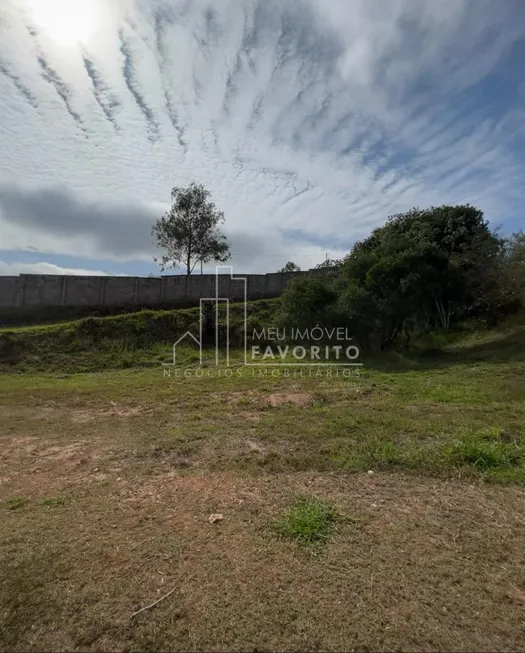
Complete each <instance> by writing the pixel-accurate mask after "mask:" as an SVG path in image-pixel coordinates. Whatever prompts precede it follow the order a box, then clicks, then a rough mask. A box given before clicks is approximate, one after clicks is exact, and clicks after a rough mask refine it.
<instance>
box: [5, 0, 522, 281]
mask: <svg viewBox="0 0 525 653" xmlns="http://www.w3.org/2000/svg"><path fill="white" fill-rule="evenodd" d="M79 1H80V0H79ZM86 1H87V0H86ZM91 1H93V2H95V1H97V2H98V1H99V0H91ZM100 1H101V0H100ZM6 2H7V3H8V4H9V5H10V6H11V12H10V16H11V20H10V25H11V27H10V30H11V31H13V30H17V29H19V27H17V25H18V23H17V20H18V22H19V23H20V24H22V25H23V23H24V18H23V17H22V16H21V15H20V16H19V18H16V16H17V15H18V14H17V11H16V6H17V5H18V3H20V2H22V0H6ZM100 6H101V7H102V8H103V10H104V11H105V10H106V9H104V8H105V7H106V6H107V5H106V4H105V3H103V2H101V4H100ZM123 6H124V5H123ZM13 17H14V18H13ZM108 24H109V27H107V29H106V30H105V31H104V35H103V38H100V39H93V40H92V42H89V43H85V44H83V46H82V47H81V48H76V49H72V50H70V51H69V52H68V53H67V56H66V54H65V53H63V52H61V51H60V48H59V47H58V46H57V47H55V48H54V49H53V51H52V52H51V50H52V46H51V45H49V44H46V50H45V56H44V54H43V50H42V49H40V50H39V49H38V48H37V49H36V50H35V49H34V48H33V49H32V47H31V44H30V43H29V42H28V41H27V40H23V39H22V40H20V39H19V38H18V39H15V38H14V37H12V38H11V40H10V41H9V38H10V37H9V33H6V38H5V39H4V42H5V43H9V47H7V46H5V47H4V46H3V45H2V43H1V42H0V60H1V61H2V65H3V68H2V70H4V68H5V70H7V71H8V77H5V75H6V73H5V72H4V77H5V80H6V81H5V84H4V85H3V86H2V89H3V90H4V93H2V95H1V96H0V110H1V111H3V109H4V108H5V109H6V110H5V116H6V117H5V119H3V120H2V124H1V125H0V132H1V137H2V143H3V149H4V151H5V152H6V153H7V158H5V157H4V161H3V162H2V163H0V180H1V169H2V168H1V166H3V172H4V188H5V187H7V188H8V189H9V188H10V187H11V186H12V180H13V178H17V179H18V180H20V179H23V180H24V182H26V183H24V184H22V186H23V188H22V187H20V188H18V187H17V188H18V190H17V193H18V196H17V198H18V199H17V201H16V202H15V204H16V205H17V206H20V202H22V199H23V197H24V196H26V195H27V202H29V203H30V205H31V210H30V211H29V209H28V208H27V206H26V207H25V208H24V210H23V211H20V210H18V212H16V211H14V209H13V205H12V204H11V208H10V209H9V210H7V209H6V206H5V201H4V205H3V223H0V227H2V224H4V228H3V229H4V234H8V237H9V239H10V243H11V244H9V246H12V242H13V240H16V242H18V243H22V242H23V243H26V244H27V243H28V242H29V241H30V240H31V231H30V230H31V229H32V230H37V229H40V236H39V237H40V238H41V237H42V234H43V233H44V232H45V233H46V234H47V236H46V238H47V240H46V242H50V240H53V242H55V243H56V244H57V245H56V247H57V248H62V249H63V248H68V247H72V246H73V245H72V244H71V243H73V242H75V243H76V242H77V240H76V239H78V238H80V239H83V242H85V243H89V246H86V247H85V251H86V255H87V254H89V255H93V254H95V253H96V254H97V255H98V256H100V253H101V252H103V253H104V256H106V257H107V258H108V259H111V258H112V257H113V258H119V257H127V258H132V257H136V258H138V259H141V260H142V259H144V260H145V259H146V258H147V257H149V256H151V249H150V247H151V246H150V244H149V236H148V233H147V232H148V230H149V225H150V222H151V220H152V219H153V217H154V214H155V210H156V209H155V210H153V211H151V207H159V206H161V205H162V204H163V203H165V202H166V201H168V200H169V193H170V189H171V187H172V186H174V185H181V184H185V183H189V182H191V181H193V180H195V181H198V182H202V183H204V184H205V185H206V186H207V187H208V188H209V189H210V190H211V191H212V194H213V197H214V200H215V201H216V203H217V204H218V205H219V206H220V208H221V209H223V210H224V211H225V213H226V217H227V225H226V227H227V230H228V233H229V234H231V237H232V239H237V240H236V247H235V249H239V248H240V249H243V248H244V249H246V255H245V256H243V252H242V251H238V254H239V258H238V261H239V264H241V263H242V260H243V259H244V260H247V262H246V265H254V260H257V263H255V265H257V266H260V267H264V266H265V268H266V269H268V270H270V269H274V268H275V267H278V266H280V265H282V264H283V263H284V262H286V260H288V259H293V258H294V257H299V256H301V255H305V256H304V259H303V265H306V264H307V261H308V260H309V257H312V258H315V257H317V256H319V255H321V254H322V253H323V252H324V251H326V249H331V248H332V247H335V248H336V251H344V249H345V248H348V247H349V246H350V245H351V244H352V242H353V241H354V240H355V239H356V238H360V237H362V236H364V235H365V234H366V233H368V231H369V230H370V229H371V228H373V227H374V226H376V225H377V224H379V223H381V222H382V221H384V220H385V219H386V217H387V216H388V215H389V214H391V213H394V212H397V211H401V210H406V209H408V208H410V207H412V206H414V205H420V206H426V205H430V204H440V203H445V202H446V203H449V202H471V203H474V204H478V205H479V206H480V207H481V208H482V209H484V210H485V212H486V214H487V216H488V217H489V218H490V219H491V220H493V221H494V222H495V223H503V224H504V226H505V225H507V228H513V227H515V226H516V221H517V220H518V218H519V217H520V215H521V211H522V208H521V207H522V206H523V202H524V201H525V127H524V125H525V95H524V94H523V91H522V90H521V91H520V84H521V85H523V81H522V73H521V65H520V61H521V59H522V58H523V56H525V40H524V38H525V22H524V20H523V11H522V5H521V0H508V1H507V2H505V3H503V4H502V3H500V4H498V5H496V4H495V3H493V2H492V1H491V0H442V2H433V1H430V0H429V1H424V0H392V1H391V2H388V3H387V2H384V1H383V0H245V1H244V2H242V3H240V2H235V1H234V0H219V1H218V2H211V1H210V0H191V1H188V0H172V1H170V2H167V1H165V0H140V2H139V1H138V0H137V1H136V2H131V0H130V2H127V3H126V5H125V7H124V9H122V11H121V13H120V14H119V19H118V20H115V21H114V22H113V23H111V22H110V21H109V22H108ZM13 33H15V32H13ZM19 33H20V32H16V34H17V35H18V34H19ZM2 35H4V33H2ZM48 55H49V56H48ZM40 59H42V61H40ZM51 62H52V64H51ZM35 70H37V71H40V72H41V73H42V74H43V75H44V77H45V79H46V80H47V82H49V83H50V84H51V85H52V87H53V89H54V90H55V92H56V93H58V94H59V96H60V98H61V100H62V102H63V104H64V106H65V107H66V108H67V110H68V111H69V113H70V114H71V115H72V116H73V118H74V119H75V120H76V122H77V123H79V121H82V124H83V125H84V127H85V129H86V138H84V139H78V137H77V138H75V130H74V124H70V123H69V122H68V124H66V123H65V121H57V120H56V117H55V116H54V114H53V111H52V109H51V105H50V103H49V102H46V101H45V100H46V98H48V96H47V95H46V89H45V88H44V87H43V86H42V83H41V82H39V81H38V80H37V78H36V77H35ZM77 73H78V74H77ZM37 76H38V75H37ZM1 83H2V80H1V77H0V84H1ZM18 85H19V86H18ZM44 86H45V84H44ZM22 88H25V89H26V91H27V93H29V94H30V95H31V97H32V98H33V99H34V100H33V101H34V102H36V103H38V105H39V107H40V110H41V111H43V115H42V116H41V117H40V118H39V117H38V116H36V115H35V116H33V115H32V114H36V112H34V111H31V112H29V111H26V112H24V113H23V114H22V113H21V112H18V113H17V111H15V110H14V108H13V107H16V106H18V105H17V102H18V103H19V105H20V107H21V106H22V102H24V103H25V102H26V101H27V99H28V98H27V97H24V96H23V92H22V91H21V89H22ZM6 93H7V95H6ZM95 101H96V102H95ZM42 107H44V109H42ZM101 111H102V112H103V113H101ZM21 116H23V117H21ZM103 117H104V120H102V118H103ZM106 120H109V121H110V122H111V123H112V125H115V126H117V125H118V128H119V129H118V131H117V130H116V129H111V130H109V131H108V130H107V129H105V130H104V129H103V124H104V123H105V122H106ZM43 133H45V134H46V140H43V139H42V134H43ZM57 183H59V184H62V185H63V187H67V192H66V191H61V193H66V196H62V195H60V193H59V194H58V196H56V197H55V202H54V203H53V202H51V205H52V206H53V212H55V214H56V215H58V216H60V218H51V217H50V214H51V212H50V210H49V208H46V205H45V203H44V204H43V203H42V202H41V198H42V193H43V194H44V196H45V197H48V199H49V196H48V195H45V193H49V192H50V191H49V189H50V188H51V187H53V188H56V184H57ZM31 189H33V191H34V193H36V195H35V194H31ZM13 192H14V191H13ZM11 201H14V200H11ZM144 207H146V208H144ZM15 214H16V216H17V217H16V219H15V218H14V217H13V216H14V215H15ZM29 215H30V216H31V217H30V218H29V217H28V216H29ZM155 215H156V214H155ZM5 225H7V229H6V227H5ZM24 229H25V230H26V231H25V232H24V233H22V230H24ZM34 233H36V232H34ZM51 234H52V235H51ZM64 234H67V237H65V236H64ZM117 234H121V236H120V237H119V236H117ZM248 235H250V238H248ZM6 237H7V236H4V238H6ZM35 240H36V239H35ZM40 242H43V241H42V240H40ZM68 243H69V244H68ZM144 243H147V244H146V245H145V244H144ZM255 245H257V247H255ZM329 245H330V246H329ZM6 246H7V245H6ZM272 247H275V252H273V251H272ZM61 251H62V250H61ZM64 253H67V252H65V251H64ZM250 256H251V258H250ZM257 257H258V258H257ZM274 259H275V263H274ZM313 262H314V263H315V262H318V261H317V260H314V261H313ZM261 271H264V270H261Z"/></svg>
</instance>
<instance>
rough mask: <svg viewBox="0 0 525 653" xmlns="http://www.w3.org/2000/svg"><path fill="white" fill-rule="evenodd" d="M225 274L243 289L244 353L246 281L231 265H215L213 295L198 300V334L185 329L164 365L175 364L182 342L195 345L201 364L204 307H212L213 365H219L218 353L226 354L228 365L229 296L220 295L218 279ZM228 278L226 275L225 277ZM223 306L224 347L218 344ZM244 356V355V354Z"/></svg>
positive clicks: (204, 325)
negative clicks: (236, 274)
mask: <svg viewBox="0 0 525 653" xmlns="http://www.w3.org/2000/svg"><path fill="white" fill-rule="evenodd" d="M226 275H229V281H231V282H238V283H239V284H241V283H242V284H243V290H242V292H241V295H240V297H242V299H241V302H242V305H243V307H244V323H243V329H244V345H245V347H244V348H245V353H246V351H247V333H248V332H247V321H248V315H247V300H248V281H247V279H246V277H235V276H234V274H233V267H231V266H217V267H216V268H215V284H214V285H215V297H202V298H201V299H200V300H199V316H200V317H199V334H198V335H195V334H194V333H192V332H191V331H186V333H185V334H184V335H182V336H181V337H180V338H179V339H178V340H177V341H176V342H175V343H173V350H172V361H171V362H169V363H163V365H164V366H165V367H174V366H176V365H177V349H179V350H180V346H181V345H183V344H187V343H190V344H192V345H197V347H198V349H199V365H201V366H202V350H203V344H204V339H205V334H206V331H207V324H206V318H205V316H206V308H207V307H210V306H211V307H213V310H214V316H215V319H214V322H215V325H214V330H215V365H219V360H220V355H221V354H223V355H224V354H225V355H226V360H225V363H226V367H229V366H230V301H231V300H230V298H229V297H220V295H219V289H220V281H221V277H222V278H224V277H225V276H226ZM226 278H228V277H226ZM221 305H222V306H223V307H224V308H225V310H226V343H225V346H224V348H223V347H221V346H220V338H219V308H220V306H221ZM245 358H246V356H245Z"/></svg>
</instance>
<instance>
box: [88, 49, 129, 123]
mask: <svg viewBox="0 0 525 653" xmlns="http://www.w3.org/2000/svg"><path fill="white" fill-rule="evenodd" d="M82 61H83V63H84V68H85V69H86V73H87V74H88V76H89V78H90V80H91V82H92V84H93V95H94V96H95V99H96V101H97V103H98V105H99V107H100V108H101V109H102V112H103V113H104V115H105V116H106V118H107V119H108V120H109V122H110V123H111V124H112V125H113V126H114V127H115V129H117V130H118V129H119V126H118V122H117V119H116V113H117V109H118V108H119V107H120V106H121V103H120V101H119V99H118V97H117V96H116V95H115V94H114V93H112V92H111V88H110V87H109V85H108V84H107V83H106V82H105V81H104V78H103V77H102V75H101V74H100V72H99V71H98V70H97V67H96V65H95V63H94V62H93V61H92V60H91V59H90V58H89V56H88V55H87V54H86V53H83V54H82Z"/></svg>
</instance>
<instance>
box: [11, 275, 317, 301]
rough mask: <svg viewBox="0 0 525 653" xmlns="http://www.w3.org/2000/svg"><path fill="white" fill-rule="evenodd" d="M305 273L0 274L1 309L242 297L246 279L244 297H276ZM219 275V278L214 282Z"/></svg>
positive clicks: (239, 298) (238, 298)
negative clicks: (292, 280) (143, 275)
mask: <svg viewBox="0 0 525 653" xmlns="http://www.w3.org/2000/svg"><path fill="white" fill-rule="evenodd" d="M304 274H308V273H307V272H289V273H281V272H276V273H272V274H248V275H240V274H239V275H237V274H236V275H234V276H233V278H232V277H231V276H230V275H229V274H222V275H219V276H218V277H216V276H215V275H214V274H203V275H200V274H196V275H191V276H189V277H187V276H185V275H173V276H166V277H154V278H151V277H148V278H144V277H85V276H82V277H76V276H59V275H38V274H21V275H20V276H19V277H1V276H0V308H29V309H31V308H38V307H50V306H76V307H93V308H96V307H100V306H119V307H121V306H130V307H132V306H151V307H154V306H160V305H175V304H178V303H180V304H187V303H195V304H197V303H198V301H199V299H201V298H205V297H211V298H213V297H215V296H216V294H215V293H216V284H218V296H219V297H227V298H229V299H237V300H241V299H243V298H244V282H243V281H242V279H246V287H247V296H248V299H260V298H264V297H278V296H279V295H280V294H281V293H282V291H283V290H284V288H286V286H287V284H288V283H289V281H290V279H293V278H294V277H298V276H301V275H304ZM217 279H218V281H217Z"/></svg>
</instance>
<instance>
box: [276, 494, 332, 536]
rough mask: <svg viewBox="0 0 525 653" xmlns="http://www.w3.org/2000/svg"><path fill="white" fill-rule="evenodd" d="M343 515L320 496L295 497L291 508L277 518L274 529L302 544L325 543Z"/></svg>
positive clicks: (279, 533)
mask: <svg viewBox="0 0 525 653" xmlns="http://www.w3.org/2000/svg"><path fill="white" fill-rule="evenodd" d="M339 521H341V516H340V515H339V513H338V512H337V510H336V509H335V507H334V506H332V505H331V504H329V503H327V502H326V501H323V500H322V499H319V498H318V497H309V496H298V497H295V499H294V501H293V504H292V506H291V507H290V508H288V509H287V510H285V512H284V513H283V514H282V515H281V516H280V517H279V518H278V519H276V520H275V521H274V522H273V524H272V528H273V530H274V531H275V532H276V533H277V534H278V535H280V536H281V537H284V538H288V539H291V540H295V541H296V542H297V543H298V544H301V545H312V544H319V543H324V542H326V540H327V539H328V537H329V536H330V535H331V534H332V532H333V530H334V528H335V526H336V524H337V522H339Z"/></svg>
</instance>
